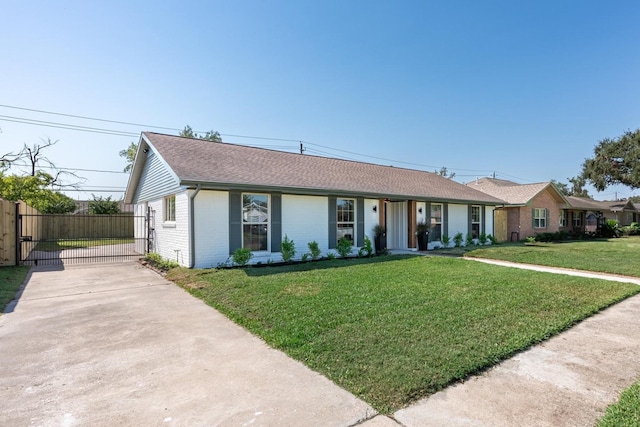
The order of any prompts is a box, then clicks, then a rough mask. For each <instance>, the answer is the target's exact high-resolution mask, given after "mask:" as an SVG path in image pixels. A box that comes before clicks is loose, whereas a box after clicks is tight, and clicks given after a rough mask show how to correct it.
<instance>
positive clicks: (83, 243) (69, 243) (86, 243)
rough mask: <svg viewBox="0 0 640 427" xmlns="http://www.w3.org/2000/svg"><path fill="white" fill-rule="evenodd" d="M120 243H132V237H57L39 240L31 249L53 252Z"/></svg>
mask: <svg viewBox="0 0 640 427" xmlns="http://www.w3.org/2000/svg"><path fill="white" fill-rule="evenodd" d="M122 243H133V238H123V239H115V238H109V239H86V240H85V239H58V240H50V241H46V240H43V241H40V242H38V244H37V245H36V247H35V248H34V249H33V250H34V251H44V252H55V251H61V250H63V249H80V248H89V247H92V246H106V245H119V244H122Z"/></svg>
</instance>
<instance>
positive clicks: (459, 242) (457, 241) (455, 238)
mask: <svg viewBox="0 0 640 427" xmlns="http://www.w3.org/2000/svg"><path fill="white" fill-rule="evenodd" d="M453 244H454V245H455V246H456V248H459V247H460V246H462V233H456V234H455V236H453Z"/></svg>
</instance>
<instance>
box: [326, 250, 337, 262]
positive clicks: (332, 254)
mask: <svg viewBox="0 0 640 427" xmlns="http://www.w3.org/2000/svg"><path fill="white" fill-rule="evenodd" d="M327 259H329V260H331V259H336V254H335V253H333V252H329V253H328V254H327Z"/></svg>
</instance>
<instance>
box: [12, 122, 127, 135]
mask: <svg viewBox="0 0 640 427" xmlns="http://www.w3.org/2000/svg"><path fill="white" fill-rule="evenodd" d="M0 120H2V121H5V122H15V123H22V124H27V125H34V126H43V127H49V128H57V129H66V130H77V131H81V132H91V133H101V134H105V135H113V136H126V137H129V138H131V137H137V136H138V134H137V133H132V132H121V131H117V130H105V131H100V130H90V129H83V127H82V126H74V125H67V124H64V123H54V122H42V123H37V122H38V120H31V119H20V120H14V119H5V118H0ZM45 123H52V124H45Z"/></svg>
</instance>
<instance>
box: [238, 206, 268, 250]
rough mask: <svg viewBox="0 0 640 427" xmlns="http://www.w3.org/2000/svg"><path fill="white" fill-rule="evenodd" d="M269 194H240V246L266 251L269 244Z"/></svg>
mask: <svg viewBox="0 0 640 427" xmlns="http://www.w3.org/2000/svg"><path fill="white" fill-rule="evenodd" d="M268 244H269V196H267V195H266V194H243V195H242V247H243V248H248V249H250V250H252V251H266V250H268V248H269V246H268Z"/></svg>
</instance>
